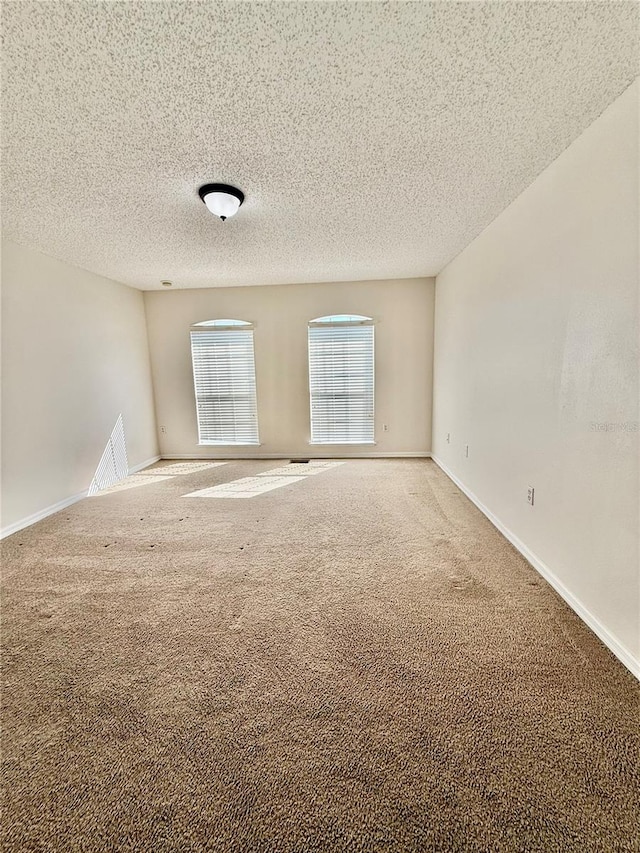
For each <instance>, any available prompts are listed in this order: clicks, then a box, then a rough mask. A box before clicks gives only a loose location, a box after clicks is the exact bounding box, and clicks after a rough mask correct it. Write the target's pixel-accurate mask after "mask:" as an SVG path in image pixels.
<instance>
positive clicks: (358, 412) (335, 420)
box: [309, 315, 374, 444]
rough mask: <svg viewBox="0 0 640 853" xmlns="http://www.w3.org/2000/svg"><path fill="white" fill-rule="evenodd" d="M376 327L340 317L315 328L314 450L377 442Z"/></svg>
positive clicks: (362, 319)
mask: <svg viewBox="0 0 640 853" xmlns="http://www.w3.org/2000/svg"><path fill="white" fill-rule="evenodd" d="M373 364H374V359H373V321H372V320H371V319H370V318H369V317H360V316H354V315H336V316H332V317H320V318H318V319H317V320H312V321H311V323H310V324H309V390H310V395H311V442H312V443H313V444H372V443H373V442H374V420H373V399H374V393H373V392H374V368H373Z"/></svg>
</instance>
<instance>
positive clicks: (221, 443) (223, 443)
mask: <svg viewBox="0 0 640 853" xmlns="http://www.w3.org/2000/svg"><path fill="white" fill-rule="evenodd" d="M198 446H199V447H262V445H261V444H260V442H258V441H199V442H198Z"/></svg>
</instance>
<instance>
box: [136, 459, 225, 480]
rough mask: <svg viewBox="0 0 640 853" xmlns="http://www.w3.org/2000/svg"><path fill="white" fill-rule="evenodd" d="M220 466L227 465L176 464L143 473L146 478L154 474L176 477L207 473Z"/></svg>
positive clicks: (215, 463) (220, 463) (205, 463)
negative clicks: (177, 475)
mask: <svg viewBox="0 0 640 853" xmlns="http://www.w3.org/2000/svg"><path fill="white" fill-rule="evenodd" d="M220 465H227V463H226V462H174V463H173V464H172V465H160V466H158V467H157V468H147V469H146V470H145V471H141V472H140V473H141V474H144V475H145V476H149V475H151V476H153V475H154V474H169V475H170V476H171V477H174V476H175V475H176V474H195V473H196V472H197V471H205V470H207V469H208V468H219V467H220Z"/></svg>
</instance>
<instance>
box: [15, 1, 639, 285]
mask: <svg viewBox="0 0 640 853" xmlns="http://www.w3.org/2000/svg"><path fill="white" fill-rule="evenodd" d="M2 18H3V41H4V50H3V54H4V67H3V103H2V117H3V139H4V143H3V144H4V155H3V157H4V159H3V170H2V171H3V226H4V231H5V233H6V234H7V236H9V237H11V238H12V239H14V240H15V241H17V242H19V243H24V244H27V245H30V246H33V247H35V248H37V249H39V250H41V251H43V252H46V253H48V254H51V255H54V256H56V257H59V258H62V259H63V260H66V261H68V262H70V263H72V264H76V265H78V266H81V267H85V268H87V269H90V270H92V271H94V272H97V273H100V274H102V275H105V276H108V277H111V278H114V279H117V280H120V281H123V282H126V283H128V284H130V285H133V286H135V287H140V288H143V289H150V288H160V280H161V279H162V278H169V279H171V280H173V281H174V284H175V286H176V287H211V286H228V285H242V284H271V283H287V282H293V281H298V282H310V281H337V280H359V279H376V278H377V279H384V278H398V277H414V276H429V275H433V274H435V273H437V272H439V271H440V270H441V269H442V267H443V266H444V265H445V264H446V263H447V262H448V261H449V260H451V258H452V257H454V256H455V255H456V254H457V253H458V252H459V251H460V250H461V249H462V248H463V247H464V246H465V245H466V244H467V243H469V242H470V241H471V240H472V239H473V238H474V237H475V236H476V235H477V234H478V233H479V232H480V231H481V230H482V229H483V228H484V227H485V226H486V225H487V224H488V223H489V222H490V221H491V220H492V219H493V218H494V217H495V216H496V215H497V214H498V213H499V212H500V211H502V210H503V209H504V208H505V207H506V206H507V205H508V204H509V203H510V202H511V201H512V200H513V199H514V198H515V197H516V196H517V195H518V194H519V193H520V192H521V191H522V190H523V189H524V188H525V187H526V186H527V185H528V184H529V183H531V181H532V180H533V179H534V178H535V177H536V176H537V175H538V174H539V173H540V172H541V171H542V170H543V169H544V168H545V167H546V166H547V165H548V164H549V163H550V162H551V161H552V160H553V159H554V158H555V157H557V156H558V154H560V153H561V152H562V151H563V150H564V149H565V148H566V147H567V146H568V145H569V144H570V143H571V141H572V140H573V139H575V138H576V137H577V136H578V135H579V134H580V133H581V132H582V131H583V130H584V129H585V128H586V127H587V126H588V125H589V124H590V123H591V122H592V121H593V120H594V119H595V118H596V117H597V116H598V115H599V114H600V113H601V112H602V110H603V109H604V108H605V107H606V106H607V105H608V104H609V103H611V101H613V100H614V99H615V98H616V97H617V96H618V95H619V94H620V93H621V92H622V91H623V90H624V89H625V88H626V87H627V86H628V85H629V83H630V82H631V81H632V79H633V78H634V77H635V75H636V74H637V72H638V69H637V54H638V36H637V29H638V28H637V24H638V7H637V5H636V4H633V3H624V2H623V3H565V2H561V3H553V2H552V3H535V2H533V3H473V2H470V3H440V2H436V3H429V2H421V3H368V2H363V3H340V2H338V3H324V2H314V3H247V2H240V3H234V2H226V3H215V4H214V3H199V2H198V3H195V2H194V3H186V2H162V3H144V2H139V3H97V2H96V3H93V2H82V3H75V2H74V3H67V2H58V3H31V2H20V3H4V4H3V8H2ZM212 180H213V181H227V182H231V183H234V184H237V185H238V186H239V187H240V188H241V189H242V190H244V192H245V193H246V196H247V198H246V202H245V204H244V206H243V207H242V209H241V211H240V213H239V214H238V215H237V217H236V218H235V219H233V220H231V221H229V222H227V223H224V224H223V223H221V222H219V221H217V220H216V219H215V218H214V217H213V216H212V215H211V214H210V213H208V211H207V210H206V208H205V206H204V205H203V204H202V202H201V201H200V199H199V198H198V195H197V189H198V187H199V186H200V185H201V184H202V183H204V182H207V181H212Z"/></svg>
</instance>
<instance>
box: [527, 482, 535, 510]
mask: <svg viewBox="0 0 640 853" xmlns="http://www.w3.org/2000/svg"><path fill="white" fill-rule="evenodd" d="M534 495H535V489H534V488H533V486H527V503H528V504H530V505H531V506H533V498H534Z"/></svg>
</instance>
